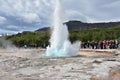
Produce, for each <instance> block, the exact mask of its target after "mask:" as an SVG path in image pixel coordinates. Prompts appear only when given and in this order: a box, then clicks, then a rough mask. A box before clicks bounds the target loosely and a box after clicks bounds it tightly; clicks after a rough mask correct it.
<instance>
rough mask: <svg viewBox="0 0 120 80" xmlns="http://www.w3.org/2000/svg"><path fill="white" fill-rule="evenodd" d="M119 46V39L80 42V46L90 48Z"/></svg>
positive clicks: (114, 47) (115, 47)
mask: <svg viewBox="0 0 120 80" xmlns="http://www.w3.org/2000/svg"><path fill="white" fill-rule="evenodd" d="M119 47H120V41H119V40H104V41H87V42H81V48H92V49H117V48H119Z"/></svg>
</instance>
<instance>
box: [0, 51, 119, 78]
mask: <svg viewBox="0 0 120 80" xmlns="http://www.w3.org/2000/svg"><path fill="white" fill-rule="evenodd" d="M43 53H45V50H44V49H18V50H10V49H8V50H4V49H0V80H120V51H119V50H91V49H86V50H85V49H81V50H80V52H79V53H78V54H79V55H78V56H76V57H68V58H42V57H41V54H43Z"/></svg>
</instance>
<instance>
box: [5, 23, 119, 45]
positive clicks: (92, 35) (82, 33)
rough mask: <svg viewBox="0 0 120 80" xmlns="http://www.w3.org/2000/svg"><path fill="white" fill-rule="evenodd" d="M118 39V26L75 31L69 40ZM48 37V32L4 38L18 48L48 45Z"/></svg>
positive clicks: (25, 33)
mask: <svg viewBox="0 0 120 80" xmlns="http://www.w3.org/2000/svg"><path fill="white" fill-rule="evenodd" d="M118 37H120V25H119V26H116V27H114V28H100V29H90V30H78V31H77V30H75V31H70V36H69V38H70V40H71V42H74V41H76V40H81V41H88V40H89V41H92V40H94V41H96V40H107V39H109V40H110V39H112V40H114V39H118ZM49 38H50V35H49V33H48V32H23V33H18V34H16V35H11V36H6V39H7V40H11V41H12V42H13V44H15V45H16V46H18V47H22V46H24V45H28V46H31V47H38V46H42V47H43V46H45V45H48V42H49Z"/></svg>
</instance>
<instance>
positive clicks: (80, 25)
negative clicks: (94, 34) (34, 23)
mask: <svg viewBox="0 0 120 80" xmlns="http://www.w3.org/2000/svg"><path fill="white" fill-rule="evenodd" d="M63 24H66V25H67V26H68V30H69V31H74V30H88V29H97V28H112V27H115V26H118V25H120V22H106V23H84V22H81V21H68V22H65V23H63ZM49 29H50V27H45V28H41V29H38V30H36V31H35V32H41V31H49Z"/></svg>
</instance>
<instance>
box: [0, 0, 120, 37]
mask: <svg viewBox="0 0 120 80" xmlns="http://www.w3.org/2000/svg"><path fill="white" fill-rule="evenodd" d="M60 2H61V5H62V8H63V11H64V16H65V17H66V20H67V21H69V20H79V21H82V22H89V23H93V22H110V21H112V22H113V21H120V5H119V4H120V0H60ZM54 5H55V0H0V35H1V34H15V33H18V32H22V31H34V30H37V29H39V28H42V27H48V26H51V23H52V20H51V18H52V15H53V11H54V9H55V6H54Z"/></svg>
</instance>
